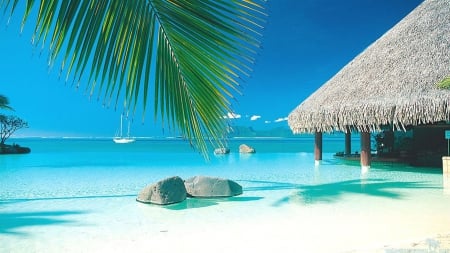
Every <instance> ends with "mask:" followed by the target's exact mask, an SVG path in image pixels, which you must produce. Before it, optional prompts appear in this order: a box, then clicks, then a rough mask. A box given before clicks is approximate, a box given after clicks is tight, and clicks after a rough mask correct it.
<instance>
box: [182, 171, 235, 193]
mask: <svg viewBox="0 0 450 253" xmlns="http://www.w3.org/2000/svg"><path fill="white" fill-rule="evenodd" d="M184 185H185V187H186V191H187V194H188V196H190V197H199V198H213V197H232V196H237V195H241V194H242V186H241V185H239V184H238V183H236V182H234V181H232V180H229V179H223V178H216V177H206V176H195V177H191V178H189V179H187V180H185V181H184Z"/></svg>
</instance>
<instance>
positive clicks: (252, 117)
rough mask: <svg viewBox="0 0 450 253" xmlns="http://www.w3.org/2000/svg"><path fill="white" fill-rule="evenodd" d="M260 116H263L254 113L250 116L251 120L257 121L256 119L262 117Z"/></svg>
mask: <svg viewBox="0 0 450 253" xmlns="http://www.w3.org/2000/svg"><path fill="white" fill-rule="evenodd" d="M260 118H261V116H260V115H253V116H251V117H250V120H251V121H255V120H258V119H260Z"/></svg>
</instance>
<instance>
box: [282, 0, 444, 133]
mask: <svg viewBox="0 0 450 253" xmlns="http://www.w3.org/2000/svg"><path fill="white" fill-rule="evenodd" d="M447 76H450V0H426V1H424V2H423V3H422V4H421V5H419V6H418V7H417V8H416V9H414V10H413V11H412V12H411V13H410V14H409V15H408V16H406V17H405V18H404V19H403V20H401V21H400V22H399V23H398V24H397V25H395V26H394V27H393V28H392V29H390V30H389V31H388V32H387V33H385V34H384V35H383V36H382V37H381V38H379V39H378V40H377V41H375V42H374V43H373V44H372V45H370V46H369V47H368V48H367V49H366V50H365V51H364V52H362V53H361V54H359V55H358V56H357V57H356V58H355V59H353V60H352V61H351V62H350V63H348V64H347V65H346V66H345V67H344V68H343V69H342V70H341V71H339V72H338V73H337V74H336V75H335V76H334V77H332V78H331V79H330V80H329V81H327V82H326V83H325V84H324V85H323V86H322V87H321V88H319V89H318V90H317V91H316V92H314V93H313V94H312V95H311V96H310V97H308V98H307V99H306V100H305V101H304V102H302V103H301V104H300V105H299V106H298V107H297V108H296V109H295V110H294V111H292V112H291V113H290V115H289V120H288V123H289V126H290V127H291V129H292V131H293V132H294V133H302V132H309V133H312V132H316V131H318V132H331V131H344V132H345V131H346V129H347V127H350V128H351V129H354V130H358V131H362V130H364V131H377V130H379V129H380V126H383V125H391V126H393V127H394V128H396V129H398V128H400V129H403V128H404V127H405V126H409V125H419V124H425V123H434V122H439V121H445V120H446V121H448V120H450V90H449V89H439V88H438V87H437V86H436V83H438V82H440V81H442V80H443V79H444V78H445V77H447Z"/></svg>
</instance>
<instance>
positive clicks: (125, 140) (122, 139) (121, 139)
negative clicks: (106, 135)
mask: <svg viewBox="0 0 450 253" xmlns="http://www.w3.org/2000/svg"><path fill="white" fill-rule="evenodd" d="M135 140H136V139H134V138H132V137H130V122H129V121H128V132H127V136H123V115H120V130H119V135H118V136H116V137H114V139H113V141H114V142H115V143H119V144H124V143H130V142H134V141H135Z"/></svg>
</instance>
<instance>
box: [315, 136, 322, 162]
mask: <svg viewBox="0 0 450 253" xmlns="http://www.w3.org/2000/svg"><path fill="white" fill-rule="evenodd" d="M314 137H315V138H314V160H316V161H321V160H322V132H316V134H315V136H314Z"/></svg>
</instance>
